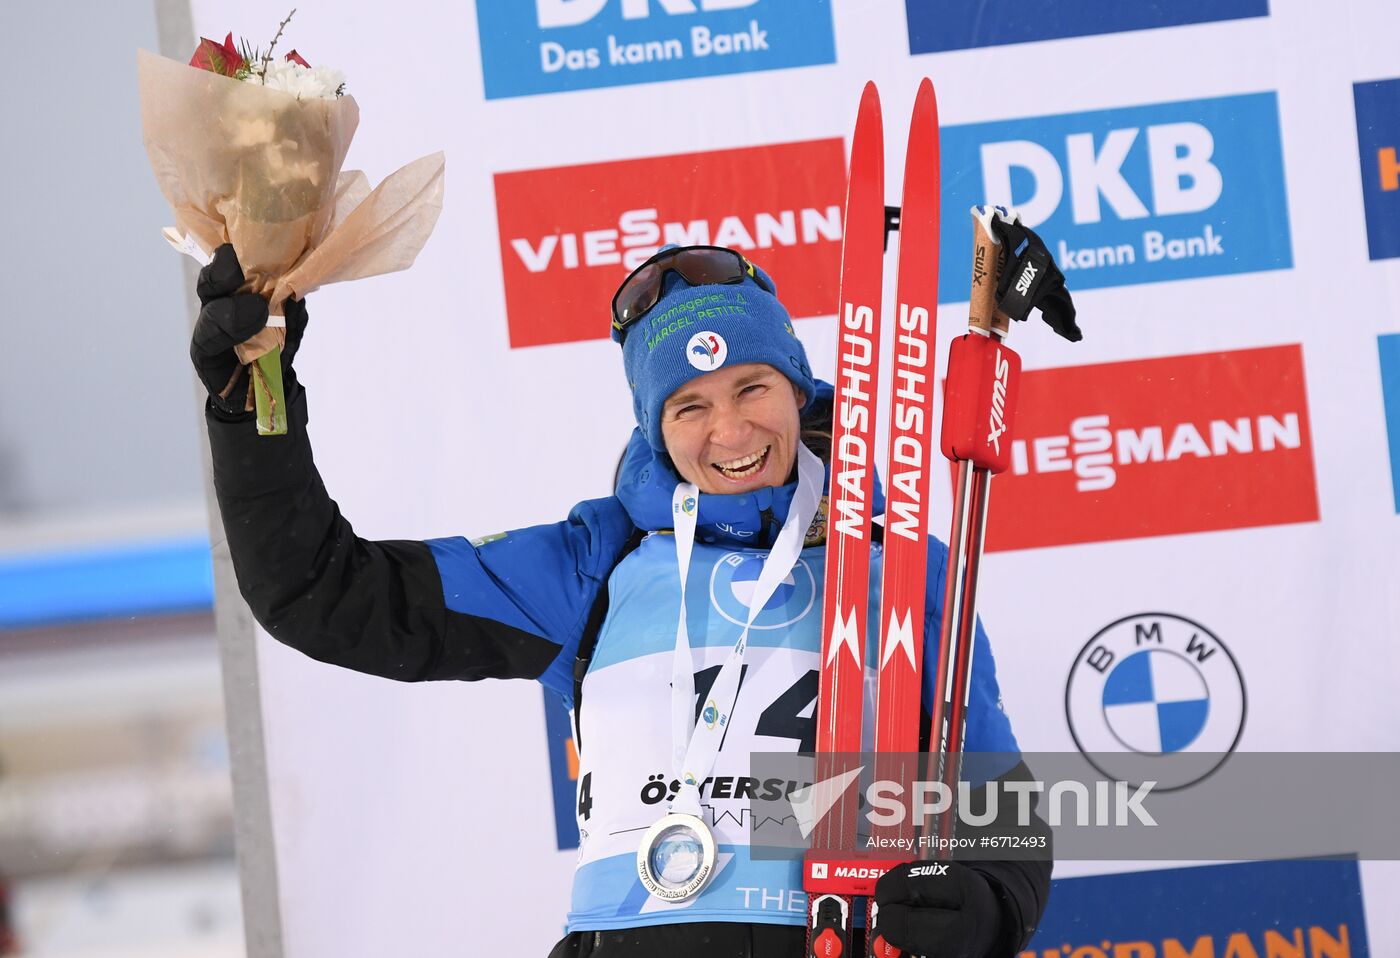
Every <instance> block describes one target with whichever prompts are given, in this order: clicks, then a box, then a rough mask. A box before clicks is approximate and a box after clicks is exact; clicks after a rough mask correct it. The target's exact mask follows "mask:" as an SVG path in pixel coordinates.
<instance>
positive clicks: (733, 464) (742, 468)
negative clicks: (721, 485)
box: [715, 446, 772, 475]
mask: <svg viewBox="0 0 1400 958" xmlns="http://www.w3.org/2000/svg"><path fill="white" fill-rule="evenodd" d="M770 448H772V447H770V446H764V447H763V448H762V449H760V450H759V451H758V452H755V453H752V454H751V455H747V456H744V457H742V458H740V459H731V460H729V461H728V462H717V463H715V467H716V468H717V469H719V470H720V471H722V472H725V473H732V474H735V475H741V474H743V473H748V472H754V471H756V470H757V467H758V464H759V463H761V462H762V461H763V457H764V456H766V455H768V450H769V449H770Z"/></svg>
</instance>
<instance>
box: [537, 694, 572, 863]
mask: <svg viewBox="0 0 1400 958" xmlns="http://www.w3.org/2000/svg"><path fill="white" fill-rule="evenodd" d="M543 691H544V727H545V737H546V738H547V739H548V740H549V779H550V783H551V786H552V790H553V792H554V835H555V838H556V840H557V842H558V846H559V850H560V851H561V852H562V851H564V850H565V849H567V848H578V820H577V819H576V818H575V817H574V795H575V792H576V791H577V785H576V783H575V782H574V780H573V779H572V778H570V777H569V746H570V744H571V743H572V742H573V738H574V730H573V727H572V723H570V721H569V710H568V709H567V708H565V707H564V700H563V699H562V698H560V697H559V695H558V693H556V692H551V691H550V690H549V689H544V690H543Z"/></svg>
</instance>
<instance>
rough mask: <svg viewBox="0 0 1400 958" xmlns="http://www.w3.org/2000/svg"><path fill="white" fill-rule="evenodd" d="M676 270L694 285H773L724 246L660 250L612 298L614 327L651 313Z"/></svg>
mask: <svg viewBox="0 0 1400 958" xmlns="http://www.w3.org/2000/svg"><path fill="white" fill-rule="evenodd" d="M673 272H674V273H676V274H677V275H678V276H680V278H681V279H683V280H685V281H686V282H687V283H689V284H690V285H691V286H732V285H735V284H738V283H742V282H743V281H744V280H745V279H746V278H747V279H752V280H753V281H754V282H755V283H757V284H758V285H759V288H760V289H763V290H764V291H766V292H769V293H772V292H774V290H773V287H772V284H770V283H769V282H768V281H767V280H765V279H764V278H763V276H762V274H760V273H759V272H758V270H756V269H754V265H753V264H752V263H750V262H749V261H748V260H747V259H745V258H744V257H743V256H742V255H741V254H739V253H737V252H735V251H734V250H732V249H728V248H727V247H724V246H682V247H680V248H678V249H668V250H663V251H662V252H660V253H657V254H656V255H655V256H653V257H652V258H651V259H649V260H647V261H646V262H645V263H643V264H642V265H641V266H638V267H637V268H636V269H634V270H632V272H631V273H629V274H628V276H627V278H626V279H624V280H623V281H622V285H621V286H619V287H618V288H617V293H616V294H614V296H613V300H612V324H613V329H616V330H617V331H618V332H619V333H620V332H621V331H622V330H625V329H626V328H627V327H628V326H631V325H632V324H633V323H635V322H636V321H637V320H639V319H641V318H642V317H643V316H645V315H646V314H647V313H649V312H651V309H652V307H653V306H655V305H656V304H657V302H658V301H659V300H660V299H661V292H662V289H663V287H664V286H665V285H666V274H667V273H673Z"/></svg>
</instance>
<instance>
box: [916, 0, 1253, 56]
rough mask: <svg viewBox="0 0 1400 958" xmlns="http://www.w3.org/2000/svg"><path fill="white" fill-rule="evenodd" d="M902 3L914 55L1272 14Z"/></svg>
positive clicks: (1166, 6) (1232, 5)
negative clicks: (1051, 12)
mask: <svg viewBox="0 0 1400 958" xmlns="http://www.w3.org/2000/svg"><path fill="white" fill-rule="evenodd" d="M904 5H905V9H906V12H907V14H908V18H909V52H910V53H939V52H941V51H944V50H968V49H973V48H975V47H993V46H1001V45H1002V44H1007V43H1030V42H1032V41H1035V40H1056V39H1059V38H1062V37H1084V36H1091V35H1093V34H1102V33H1122V32H1124V31H1127V30H1151V29H1154V28H1159V27H1179V26H1184V25H1186V24H1191V23H1207V22H1210V21H1215V20H1239V19H1241V18H1244V17H1264V16H1268V14H1269V3H1268V0H1212V2H1211V3H1124V2H1123V0H1069V2H1065V0H1061V2H1060V3H1057V4H1055V5H1054V8H1053V10H1054V13H1053V15H1046V14H1045V13H1044V12H1042V11H1044V10H1048V9H1050V8H1048V7H1043V8H1039V9H1037V8H1034V7H1027V6H1026V5H1025V3H1024V2H1023V0H943V2H941V3H929V2H928V0H904Z"/></svg>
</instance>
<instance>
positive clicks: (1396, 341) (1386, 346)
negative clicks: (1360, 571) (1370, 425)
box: [1378, 333, 1400, 513]
mask: <svg viewBox="0 0 1400 958" xmlns="http://www.w3.org/2000/svg"><path fill="white" fill-rule="evenodd" d="M1378 345H1379V347H1380V353H1381V395H1382V396H1383V397H1384V402H1385V425H1386V432H1387V433H1388V434H1389V437H1390V482H1391V485H1392V486H1393V487H1394V491H1395V511H1396V512H1398V513H1400V333H1390V334H1388V335H1386V336H1381V337H1378Z"/></svg>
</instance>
